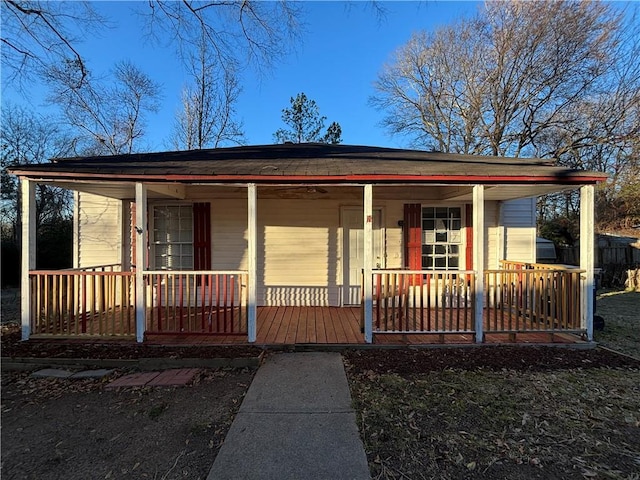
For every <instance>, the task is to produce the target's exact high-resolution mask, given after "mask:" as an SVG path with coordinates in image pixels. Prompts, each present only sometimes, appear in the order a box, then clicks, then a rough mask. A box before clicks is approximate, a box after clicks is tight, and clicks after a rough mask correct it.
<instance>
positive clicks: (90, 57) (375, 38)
mask: <svg viewBox="0 0 640 480" xmlns="http://www.w3.org/2000/svg"><path fill="white" fill-rule="evenodd" d="M381 5H382V6H383V7H384V8H385V9H386V14H385V15H384V16H383V17H381V18H378V17H377V16H376V14H375V13H374V11H373V9H372V8H371V6H370V5H369V4H368V3H366V2H364V3H362V2H351V4H350V5H347V4H345V3H343V2H337V1H336V2H304V11H305V16H304V19H303V20H304V22H305V24H306V26H305V31H304V32H303V35H302V43H301V44H300V45H298V46H297V48H296V51H295V52H294V53H292V54H290V55H289V56H288V57H286V58H284V59H283V60H282V61H280V62H279V63H277V64H275V66H274V68H273V69H272V70H271V71H270V72H268V73H267V74H266V75H262V76H259V75H257V74H256V73H255V72H253V71H250V70H248V71H246V72H244V74H243V76H242V79H241V83H242V87H243V92H242V95H241V97H240V101H239V103H238V105H237V111H238V115H239V118H240V119H241V120H242V121H243V123H244V130H245V133H246V137H247V140H248V143H249V144H265V143H273V141H274V140H273V132H275V131H276V130H277V129H278V128H281V127H283V126H284V125H283V124H282V122H281V120H280V115H281V111H282V109H283V108H285V107H287V106H289V98H290V97H292V96H295V95H296V94H297V93H299V92H304V93H306V95H307V97H309V98H311V99H313V100H315V101H316V103H317V104H318V106H319V109H320V113H321V114H322V115H324V116H326V117H327V125H328V124H329V123H330V122H332V121H337V122H338V123H340V125H341V126H342V132H343V135H342V138H343V141H344V143H346V144H364V145H378V146H391V147H400V146H406V145H404V144H403V141H402V139H401V138H391V137H389V136H388V134H386V133H385V131H384V129H383V128H382V127H380V126H379V122H380V120H381V117H382V113H381V112H378V111H376V110H375V109H373V108H372V107H370V106H369V105H368V99H369V97H370V96H371V95H372V94H373V82H374V81H375V79H376V76H377V73H378V72H379V71H380V69H381V68H382V66H383V64H384V63H385V62H386V61H388V60H389V59H390V58H391V55H392V53H393V52H394V50H395V49H397V48H398V47H400V46H401V45H403V44H404V43H405V42H406V41H407V40H408V39H409V38H410V36H411V34H412V33H413V32H415V31H419V30H432V29H434V28H437V27H438V26H439V25H443V24H447V23H450V22H452V21H454V20H456V19H458V18H459V17H460V16H463V15H471V14H473V13H474V12H475V11H476V9H477V8H478V5H479V4H478V3H477V2H438V1H428V2H381ZM144 6H145V5H144V4H142V3H136V2H100V3H96V5H95V8H96V10H98V11H99V12H101V13H104V15H105V16H107V17H109V18H110V19H112V20H113V23H114V26H113V28H111V29H109V30H107V31H105V32H104V33H103V34H102V35H101V37H99V38H93V39H88V40H86V41H85V42H83V43H82V44H81V45H80V46H79V50H80V52H81V53H82V54H83V55H84V56H85V58H86V59H87V61H88V64H89V67H90V68H91V69H92V70H93V71H94V72H95V73H98V74H99V73H100V72H103V73H105V72H108V71H109V69H110V68H111V67H112V66H113V64H114V63H115V62H117V61H120V60H125V59H128V60H131V61H132V62H133V63H134V64H136V65H137V66H138V67H139V68H141V69H142V70H143V71H145V72H146V73H147V74H149V75H150V76H151V77H152V78H153V79H154V80H156V81H157V82H159V83H161V85H162V91H163V100H162V108H161V110H160V111H159V112H158V113H157V114H154V115H153V116H150V117H149V119H148V128H147V136H146V137H147V138H146V143H147V146H146V148H145V150H149V151H158V150H165V149H168V148H169V143H168V140H167V139H168V138H169V136H170V134H171V129H172V125H173V122H174V117H175V113H176V111H177V110H178V109H179V107H180V91H181V89H182V86H183V85H184V83H185V81H186V77H185V76H184V72H183V70H182V67H181V66H180V63H179V61H178V60H177V59H176V58H175V55H174V52H173V51H172V50H171V49H167V48H164V49H163V48H160V47H154V46H151V45H149V44H147V43H145V42H144V40H143V38H142V36H141V30H142V29H141V23H140V22H141V20H140V19H139V18H138V17H137V16H136V15H135V14H134V9H135V8H143V7H144ZM4 87H5V88H3V90H4V93H3V97H4V98H3V100H7V99H8V100H10V101H12V102H14V103H25V102H26V100H25V99H24V98H21V97H19V96H17V95H16V94H14V93H13V92H12V91H11V89H10V88H6V87H7V86H6V85H5V86H4ZM45 95H46V92H45V91H44V90H42V89H41V88H38V87H37V86H35V87H34V89H33V90H32V91H31V92H30V102H31V105H30V106H31V107H33V108H37V109H38V110H40V111H41V112H45V111H47V109H46V108H43V103H44V98H45Z"/></svg>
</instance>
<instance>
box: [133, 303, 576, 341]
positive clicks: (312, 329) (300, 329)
mask: <svg viewBox="0 0 640 480" xmlns="http://www.w3.org/2000/svg"><path fill="white" fill-rule="evenodd" d="M145 341H146V342H147V343H151V344H171V345H175V344H180V345H221V344H222V345H228V344H236V345H238V344H240V345H241V344H247V337H246V335H206V334H193V335H189V334H180V335H153V334H147V335H146V337H145ZM364 343H365V341H364V334H363V333H362V331H361V328H360V308H359V307H258V318H257V335H256V345H309V344H317V345H359V344H364ZM373 343H374V344H379V345H424V344H447V345H456V344H461V345H464V344H473V343H475V336H474V335H473V334H472V333H469V334H456V333H444V334H441V333H430V334H399V333H374V342H373ZM485 343H489V344H501V343H511V344H513V343H527V344H532V343H538V344H541V343H545V344H547V343H567V344H568V343H584V342H582V341H581V340H580V338H579V337H578V336H576V335H572V334H566V333H547V332H526V333H518V334H507V333H487V334H485Z"/></svg>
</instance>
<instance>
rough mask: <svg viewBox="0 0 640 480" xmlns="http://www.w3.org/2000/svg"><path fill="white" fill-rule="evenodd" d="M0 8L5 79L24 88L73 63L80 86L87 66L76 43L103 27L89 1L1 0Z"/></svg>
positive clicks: (103, 23) (103, 21)
mask: <svg viewBox="0 0 640 480" xmlns="http://www.w3.org/2000/svg"><path fill="white" fill-rule="evenodd" d="M0 6H1V13H2V33H1V37H0V39H1V41H2V67H3V75H4V76H5V80H7V81H16V83H17V85H19V86H25V85H26V84H27V82H28V81H29V80H31V79H33V77H34V75H41V74H43V73H44V72H46V71H47V70H48V69H49V68H50V67H51V66H52V65H56V64H59V63H60V62H62V61H64V60H72V61H73V63H72V65H73V66H74V67H75V68H76V69H77V74H76V75H75V78H76V79H77V80H78V82H79V85H78V86H81V85H82V82H83V81H84V79H85V78H86V75H87V67H86V64H85V61H84V58H83V57H82V55H81V54H80V52H79V50H78V44H79V43H81V41H82V39H83V38H85V37H86V36H87V35H88V34H91V35H96V32H98V31H100V29H102V28H103V27H104V26H105V25H106V20H105V19H104V18H103V17H101V16H100V15H98V14H97V13H96V12H95V10H94V9H93V7H92V5H91V3H90V2H45V1H14V0H2V3H1V4H0Z"/></svg>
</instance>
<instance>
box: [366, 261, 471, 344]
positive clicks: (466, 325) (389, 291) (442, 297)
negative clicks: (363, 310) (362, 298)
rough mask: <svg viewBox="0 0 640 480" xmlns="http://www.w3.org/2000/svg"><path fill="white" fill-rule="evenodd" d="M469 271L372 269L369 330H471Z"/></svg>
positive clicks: (395, 331)
mask: <svg viewBox="0 0 640 480" xmlns="http://www.w3.org/2000/svg"><path fill="white" fill-rule="evenodd" d="M474 288H475V273H474V272H472V271H446V272H445V271H407V270H374V273H373V291H374V298H373V330H374V332H378V333H410V332H411V333H463V332H465V333H473V331H474V304H475V302H474V296H475V294H474Z"/></svg>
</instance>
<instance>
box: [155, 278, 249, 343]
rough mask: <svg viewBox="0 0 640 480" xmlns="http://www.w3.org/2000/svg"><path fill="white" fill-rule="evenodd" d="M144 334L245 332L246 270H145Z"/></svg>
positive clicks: (226, 333) (224, 333) (244, 333)
mask: <svg viewBox="0 0 640 480" xmlns="http://www.w3.org/2000/svg"><path fill="white" fill-rule="evenodd" d="M144 277H145V284H146V285H147V327H146V331H147V332H148V333H154V334H159V333H171V334H175V333H191V334H195V333H206V334H223V335H236V334H237V335H246V334H247V288H246V286H247V280H248V273H247V272H246V271H222V272H221V271H218V272H213V271H211V272H210V271H206V272H185V271H164V270H163V271H149V272H145V273H144Z"/></svg>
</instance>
